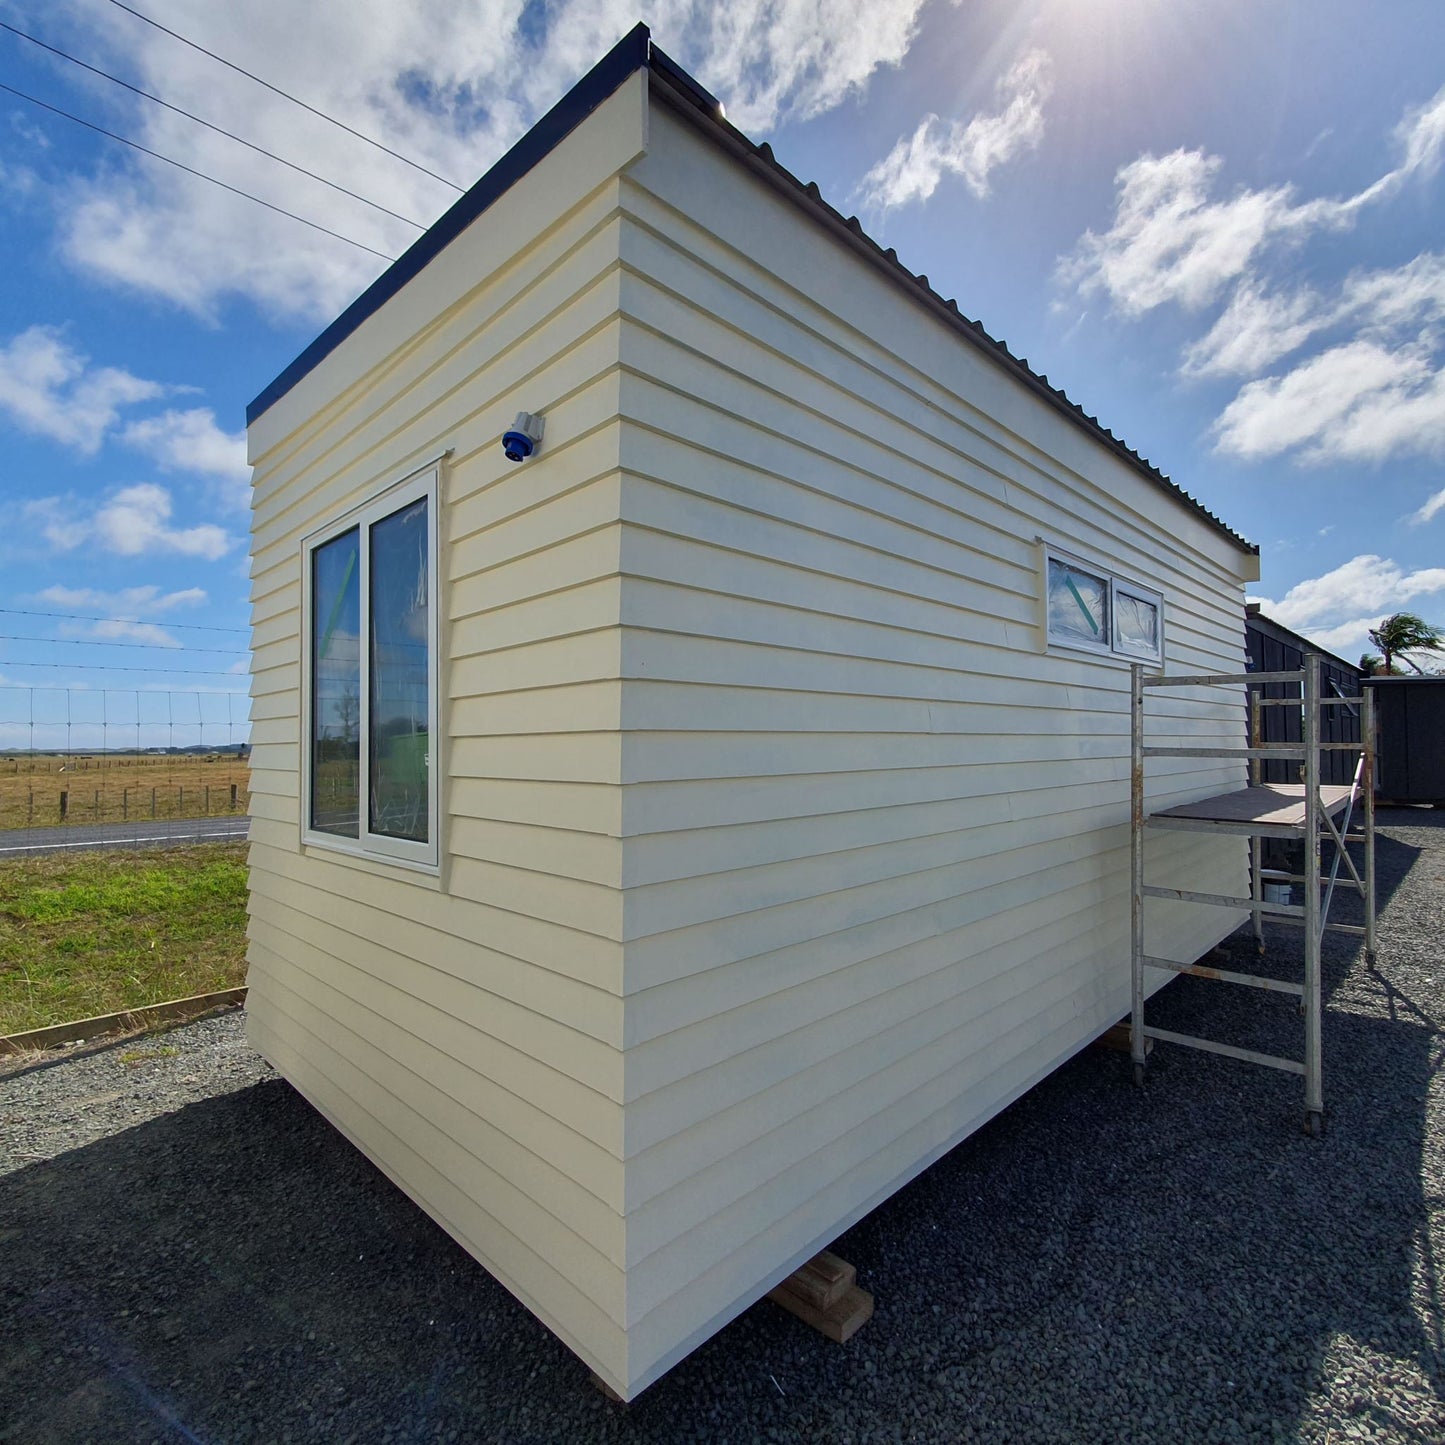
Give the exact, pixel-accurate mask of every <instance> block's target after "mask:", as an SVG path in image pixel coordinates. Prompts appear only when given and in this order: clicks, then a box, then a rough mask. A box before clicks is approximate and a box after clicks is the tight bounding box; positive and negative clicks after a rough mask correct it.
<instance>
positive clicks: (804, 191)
mask: <svg viewBox="0 0 1445 1445" xmlns="http://www.w3.org/2000/svg"><path fill="white" fill-rule="evenodd" d="M652 54H653V56H654V57H657V56H662V59H663V60H664V61H665V62H666V71H665V74H666V78H667V80H669V81H670V82H671V83H673V84H678V83H679V82H683V83H686V82H691V80H692V77H691V76H689V75H688V74H687V72H686V71H685V70H683V69H682V67H681V66H680V65H678V64H677V62H676V61H675V60H672V59H671V58H670V57H668V56H666V55H663V53H662V52H661V51H660V50H659V49H658V47H657V46H656V44H654V45H653V46H652ZM693 84H694V88H695V90H696V92H697V94H698V96H699V97H704V98H705V101H706V103H703V104H699V105H698V107H697V108H698V109H699V110H702V111H704V112H705V113H707V114H708V115H709V117H710V119H711V120H712V121H713V122H714V123H715V124H719V125H722V126H725V127H726V128H727V129H728V131H729V132H730V133H731V135H732V137H733V138H734V140H736V141H737V142H739V143H741V144H742V145H743V146H745V147H747V148H748V149H749V150H750V151H751V152H752V154H753V155H754V157H756V159H757V160H759V161H760V162H761V163H762V164H763V165H765V166H767V167H768V168H769V169H770V170H771V171H773V172H774V173H776V174H777V175H778V176H779V177H780V178H781V179H783V180H784V181H786V182H787V183H788V184H789V185H790V186H791V187H793V188H794V189H795V190H797V191H798V192H799V193H800V194H801V196H802V198H803V199H804V200H805V201H806V202H807V204H809V205H812V206H817V207H819V208H821V209H822V210H824V211H825V212H827V213H828V215H829V216H831V217H832V218H833V219H834V220H835V221H836V222H838V223H839V224H840V225H842V226H843V227H844V228H845V229H847V230H848V231H851V232H852V233H853V235H854V236H856V237H857V239H858V240H859V241H861V242H863V243H864V244H865V245H867V246H869V247H871V248H872V250H873V251H874V252H875V253H876V254H877V256H878V259H879V260H880V261H882V262H883V263H884V264H885V265H887V266H888V267H890V268H891V269H892V270H893V271H895V272H896V273H897V275H898V276H899V278H900V279H903V280H906V281H907V282H909V283H910V284H912V285H913V286H915V287H916V288H918V289H919V290H921V291H923V292H924V293H925V294H926V295H927V296H928V297H929V298H930V299H932V300H933V301H935V302H936V303H937V304H938V305H939V306H941V307H943V308H944V309H945V310H946V311H948V312H950V313H951V314H952V315H953V316H954V317H956V318H957V320H958V322H959V324H960V326H961V327H962V328H965V329H966V332H968V333H972V336H973V338H974V339H975V342H976V344H978V345H979V346H980V348H981V349H982V350H983V351H984V352H985V354H992V356H993V358H994V360H995V361H996V362H997V363H999V364H1000V365H1003V366H1005V367H1006V368H1007V369H1008V370H1009V371H1012V372H1015V373H1016V374H1019V375H1021V376H1022V377H1023V378H1025V379H1026V380H1027V381H1028V382H1029V383H1030V385H1031V386H1032V387H1034V388H1036V389H1041V390H1042V391H1043V392H1044V393H1045V394H1046V395H1047V396H1048V397H1049V398H1050V399H1051V400H1052V401H1053V403H1054V405H1055V406H1056V407H1057V408H1058V409H1059V410H1060V411H1062V412H1063V413H1064V414H1065V415H1068V416H1070V417H1071V418H1073V419H1074V420H1075V421H1076V422H1078V423H1079V424H1080V425H1081V426H1083V428H1084V429H1085V430H1086V431H1088V432H1091V433H1092V434H1093V435H1094V436H1096V437H1097V438H1098V439H1099V440H1101V441H1103V442H1104V443H1105V445H1107V446H1108V447H1109V449H1110V450H1111V451H1113V452H1114V453H1116V454H1117V455H1119V456H1121V457H1123V458H1124V460H1126V461H1127V462H1129V463H1130V465H1132V466H1133V467H1134V468H1135V469H1136V470H1137V471H1140V472H1142V473H1143V474H1144V475H1145V476H1147V477H1148V478H1149V480H1150V481H1152V482H1154V483H1156V484H1157V485H1159V486H1160V487H1162V488H1163V489H1164V490H1165V491H1167V492H1168V493H1169V495H1170V496H1172V497H1174V498H1176V499H1177V500H1179V501H1181V502H1184V503H1185V504H1186V505H1187V506H1188V507H1190V508H1191V509H1192V510H1193V511H1195V512H1197V513H1198V514H1199V515H1200V516H1201V517H1203V518H1204V519H1205V520H1206V521H1207V522H1209V523H1210V525H1211V526H1213V527H1214V528H1215V529H1216V530H1217V531H1219V532H1222V533H1223V534H1224V535H1225V536H1226V537H1228V538H1229V540H1230V541H1232V542H1234V543H1236V544H1237V545H1238V546H1240V547H1242V548H1243V549H1244V550H1245V551H1247V552H1251V553H1255V554H1258V552H1259V547H1258V546H1257V545H1256V544H1255V543H1253V542H1250V541H1249V540H1248V539H1247V538H1245V537H1243V536H1241V535H1240V533H1238V532H1236V531H1235V530H1234V528H1233V527H1231V526H1230V525H1229V523H1227V522H1226V521H1224V519H1223V518H1222V517H1219V516H1217V515H1216V514H1215V513H1213V512H1211V511H1210V510H1209V508H1208V507H1206V506H1205V505H1204V503H1203V502H1201V501H1200V500H1199V499H1198V497H1196V496H1194V495H1193V494H1192V493H1190V492H1187V491H1185V490H1184V488H1183V487H1181V486H1180V485H1179V483H1178V482H1176V481H1174V479H1173V478H1172V477H1170V476H1169V475H1168V473H1166V472H1164V471H1161V470H1160V469H1159V468H1158V467H1157V466H1155V465H1154V463H1153V462H1151V461H1150V460H1149V459H1148V458H1147V457H1144V456H1141V455H1140V454H1139V452H1137V451H1136V450H1135V449H1134V448H1133V447H1131V446H1129V444H1128V443H1127V442H1125V441H1124V440H1123V438H1121V437H1119V436H1116V435H1115V434H1114V432H1113V431H1112V430H1110V429H1109V428H1108V427H1106V426H1105V425H1104V424H1103V423H1102V422H1101V421H1100V420H1099V419H1098V417H1096V416H1094V415H1092V414H1091V413H1089V412H1086V411H1085V410H1084V408H1083V407H1082V406H1081V405H1080V404H1079V403H1078V402H1076V401H1074V400H1073V399H1072V398H1071V397H1070V396H1069V395H1068V393H1067V392H1065V391H1064V390H1063V388H1062V387H1057V386H1055V385H1053V383H1052V382H1050V381H1049V378H1048V376H1047V375H1046V374H1045V373H1042V372H1038V371H1035V370H1034V369H1033V368H1032V367H1031V366H1030V365H1029V363H1028V358H1027V357H1021V356H1015V355H1014V353H1013V352H1012V351H1010V350H1009V347H1008V344H1007V343H1006V342H1004V341H1002V340H1000V339H999V338H998V337H996V336H993V335H991V334H990V333H989V332H988V330H987V329H986V328H985V327H984V325H983V323H982V322H981V321H979V320H976V319H975V318H974V317H971V316H968V315H966V314H965V313H964V312H963V311H961V310H960V309H959V305H958V302H957V301H956V300H955V299H954V298H953V297H952V296H944V295H942V294H941V293H940V292H939V291H936V290H935V289H934V287H933V286H932V284H931V283H930V282H929V279H928V276H927V274H926V273H923V272H914V271H910V270H909V269H908V267H907V266H905V265H904V264H903V262H902V261H901V260H899V258H898V252H897V251H896V250H895V249H894V248H893V247H892V246H888V247H884V246H883V245H882V244H881V243H880V242H878V241H877V240H875V239H874V238H873V237H872V236H870V235H869V234H868V232H867V231H866V230H864V228H863V223H862V221H860V220H859V219H858V217H857V216H845V215H844V214H843V213H842V211H840V210H838V208H837V207H836V206H834V205H832V204H831V203H830V202H829V201H827V200H826V199H824V196H823V193H822V190H821V189H820V188H819V186H818V183H817V182H816V181H803V180H801V179H800V178H799V177H798V176H796V175H794V174H793V172H792V171H790V170H789V169H788V168H787V167H786V166H785V165H783V163H782V162H781V161H780V160H778V158H777V155H776V154H775V153H774V151H773V148H772V146H771V145H770V144H769V143H768V142H767V141H761V142H757V141H753V140H752V139H750V138H749V137H748V136H747V135H745V134H744V133H743V132H742V131H740V130H739V129H738V128H737V127H736V126H735V125H733V124H732V122H731V121H729V120H728V119H727V117H726V116H725V115H724V113H723V108H722V106H721V105H719V104H718V102H717V101H716V100H715V99H714V98H713V97H712V96H711V95H709V94H708V92H707V91H705V90H703V88H702V87H701V86H699V85H696V84H695V82H694V83H693Z"/></svg>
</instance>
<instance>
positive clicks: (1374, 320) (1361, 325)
mask: <svg viewBox="0 0 1445 1445" xmlns="http://www.w3.org/2000/svg"><path fill="white" fill-rule="evenodd" d="M1442 320H1445V254H1440V253H1437V252H1432V251H1426V252H1423V253H1422V254H1420V255H1419V256H1416V257H1415V259H1414V260H1413V261H1409V262H1407V263H1406V264H1405V265H1403V266H1396V267H1392V268H1383V269H1380V270H1376V271H1355V272H1353V273H1351V274H1350V275H1349V276H1348V277H1346V279H1345V281H1344V282H1343V284H1342V285H1341V286H1340V288H1339V291H1338V293H1337V294H1336V295H1335V296H1334V297H1332V298H1328V299H1327V298H1325V297H1324V296H1322V295H1320V293H1319V292H1317V291H1315V290H1314V289H1312V288H1310V287H1307V286H1302V287H1298V288H1295V289H1293V290H1283V291H1275V292H1272V293H1271V292H1267V291H1266V290H1265V289H1264V287H1263V285H1262V284H1261V283H1260V282H1259V281H1257V280H1256V279H1255V278H1253V277H1246V278H1245V279H1244V280H1242V281H1241V282H1240V284H1239V286H1238V287H1237V288H1236V290H1235V293H1234V295H1233V297H1232V298H1231V299H1230V303H1229V305H1228V306H1227V307H1226V308H1225V310H1224V311H1223V313H1222V314H1221V315H1220V317H1219V319H1218V321H1216V322H1215V323H1214V325H1213V327H1212V328H1211V329H1210V330H1209V332H1208V333H1207V334H1206V335H1205V336H1203V337H1201V338H1200V339H1199V340H1198V341H1196V342H1194V343H1193V344H1192V345H1191V346H1189V347H1188V348H1187V349H1186V351H1185V354H1184V366H1183V370H1184V372H1185V374H1186V375H1193V376H1224V375H1237V376H1250V375H1253V374H1255V373H1256V372H1259V371H1262V370H1263V369H1264V368H1265V367H1266V366H1269V365H1271V364H1272V363H1273V362H1275V361H1278V360H1279V359H1280V358H1281V357H1283V356H1287V355H1288V354H1289V353H1290V352H1291V351H1295V350H1297V349H1298V348H1299V347H1301V346H1302V345H1304V343H1305V342H1306V341H1308V340H1309V339H1310V338H1311V337H1312V336H1315V335H1316V334H1318V333H1319V332H1322V331H1325V330H1328V329H1330V328H1334V327H1340V326H1347V325H1348V326H1353V327H1354V328H1355V329H1356V330H1357V331H1358V333H1359V334H1360V335H1361V336H1366V337H1370V338H1374V339H1376V340H1379V341H1381V342H1389V343H1392V344H1400V343H1402V342H1409V341H1413V342H1418V343H1421V344H1423V345H1425V346H1426V347H1430V346H1433V344H1434V342H1435V339H1436V328H1437V327H1438V325H1439V323H1440V322H1441V321H1442Z"/></svg>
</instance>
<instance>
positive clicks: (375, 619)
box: [369, 497, 431, 843]
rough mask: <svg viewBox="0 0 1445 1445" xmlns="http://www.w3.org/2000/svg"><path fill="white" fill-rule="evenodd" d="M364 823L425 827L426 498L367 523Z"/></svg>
mask: <svg viewBox="0 0 1445 1445" xmlns="http://www.w3.org/2000/svg"><path fill="white" fill-rule="evenodd" d="M370 544H371V555H370V574H371V575H370V592H371V598H370V601H371V608H370V618H371V657H370V664H371V665H370V669H369V670H370V675H371V700H370V701H371V726H370V757H369V762H370V770H371V778H370V781H371V789H370V791H371V799H370V824H369V826H370V828H371V831H372V832H373V833H382V834H385V835H386V836H388V837H392V838H410V839H412V840H413V841H415V842H418V843H425V842H426V841H427V838H428V834H429V827H430V819H429V818H428V816H427V813H428V799H429V797H430V788H429V785H428V774H429V767H430V752H431V738H430V737H429V735H428V713H429V710H430V709H429V705H428V700H429V692H428V685H427V682H428V672H429V665H430V663H429V655H428V628H429V617H428V607H427V597H428V578H427V553H428V545H427V501H426V498H425V497H423V498H421V499H420V500H418V501H416V502H413V503H412V504H411V505H410V506H408V507H403V508H402V510H401V511H399V512H393V513H392V514H391V516H389V517H384V518H382V519H381V520H380V521H378V522H375V523H373V524H372V526H371V528H370Z"/></svg>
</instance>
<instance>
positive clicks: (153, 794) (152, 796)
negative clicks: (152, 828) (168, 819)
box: [151, 788, 156, 818]
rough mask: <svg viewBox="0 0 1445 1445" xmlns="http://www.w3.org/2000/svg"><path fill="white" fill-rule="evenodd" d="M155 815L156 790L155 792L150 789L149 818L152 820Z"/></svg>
mask: <svg viewBox="0 0 1445 1445" xmlns="http://www.w3.org/2000/svg"><path fill="white" fill-rule="evenodd" d="M155 815H156V790H155V789H154V788H152V789H151V817H152V818H154V817H155Z"/></svg>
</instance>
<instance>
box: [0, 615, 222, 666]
mask: <svg viewBox="0 0 1445 1445" xmlns="http://www.w3.org/2000/svg"><path fill="white" fill-rule="evenodd" d="M142 625H143V626H154V625H157V624H152V623H143V624H142ZM0 642H43V643H45V644H46V646H48V647H146V648H150V649H152V650H155V649H159V650H161V651H163V652H214V653H218V654H220V655H223V656H225V657H241V656H244V655H245V653H246V652H247V651H248V650H249V649H247V648H244V647H172V646H170V644H169V643H165V642H115V641H112V640H111V639H110V638H107V637H22V636H20V635H18V634H17V633H13V632H0ZM10 665H11V666H12V667H23V666H28V665H29V664H26V663H17V662H12V663H11V664H10Z"/></svg>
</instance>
